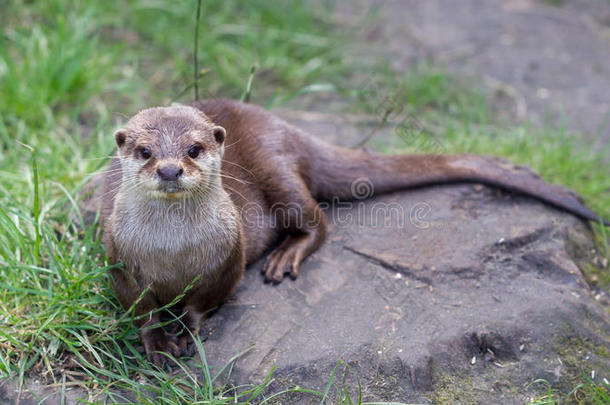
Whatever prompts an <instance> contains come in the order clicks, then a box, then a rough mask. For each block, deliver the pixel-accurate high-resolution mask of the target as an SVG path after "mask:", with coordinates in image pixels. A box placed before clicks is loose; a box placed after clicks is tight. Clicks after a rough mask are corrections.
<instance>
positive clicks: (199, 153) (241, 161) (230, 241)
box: [101, 99, 609, 364]
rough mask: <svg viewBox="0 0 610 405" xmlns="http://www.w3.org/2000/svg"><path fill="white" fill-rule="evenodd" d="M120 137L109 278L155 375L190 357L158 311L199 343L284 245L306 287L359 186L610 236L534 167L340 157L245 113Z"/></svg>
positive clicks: (161, 123)
mask: <svg viewBox="0 0 610 405" xmlns="http://www.w3.org/2000/svg"><path fill="white" fill-rule="evenodd" d="M114 138H115V141H116V144H117V154H116V155H115V156H114V157H113V158H112V159H111V162H110V165H109V167H108V169H107V170H106V171H105V173H104V175H103V177H104V182H103V183H104V184H103V195H102V197H101V199H102V202H101V205H102V206H101V227H102V241H103V244H104V247H105V249H106V251H107V254H108V259H109V262H110V263H112V264H118V263H122V266H116V267H114V268H113V269H112V270H111V272H112V280H113V287H114V290H115V292H116V295H117V297H118V299H119V301H120V302H121V304H122V305H123V306H124V307H125V308H131V307H132V306H133V307H134V308H135V315H136V317H135V323H136V326H138V327H139V329H140V337H141V340H142V344H143V346H144V349H145V351H146V353H147V356H148V358H149V359H150V361H152V362H153V363H155V364H162V363H164V359H165V357H166V356H165V355H164V354H163V352H165V353H171V354H172V355H174V356H179V355H181V354H182V353H183V352H184V350H185V348H186V344H187V336H189V335H190V334H189V333H187V332H186V331H184V330H183V331H182V332H178V333H172V331H168V330H166V329H164V328H162V327H160V326H159V324H160V322H161V315H160V312H159V311H158V308H160V307H163V306H166V305H168V304H170V303H172V302H173V301H175V300H176V299H178V300H179V302H178V303H177V304H178V307H179V308H180V310H181V315H180V316H181V318H180V319H181V322H182V323H183V324H184V326H185V327H186V328H188V330H189V331H190V332H191V333H192V334H193V335H195V334H197V333H198V330H199V326H200V323H201V321H202V319H203V318H204V315H205V314H206V312H207V311H209V310H210V309H212V308H214V307H216V306H218V305H219V304H220V303H222V301H223V300H225V299H226V298H227V297H228V296H229V295H230V294H231V292H232V290H233V289H234V287H235V285H236V284H237V282H238V281H239V279H240V277H241V276H242V274H243V273H244V270H245V267H246V265H247V264H249V263H252V262H254V261H255V260H257V259H259V258H260V257H261V256H262V255H263V253H264V252H265V251H266V250H267V249H269V248H270V247H272V246H275V248H274V249H273V250H272V251H271V253H270V254H269V255H268V256H267V258H266V260H265V262H264V265H263V273H264V278H265V280H266V281H269V282H274V283H279V282H281V281H282V280H283V278H284V276H285V275H286V274H288V275H289V276H290V277H291V278H296V277H297V276H298V274H299V266H300V264H301V263H302V262H303V260H304V259H305V258H306V257H307V256H309V255H310V254H311V253H312V252H314V251H315V250H316V249H318V248H319V247H320V245H321V244H322V243H323V242H324V239H325V236H326V230H327V224H326V220H325V216H324V212H323V211H322V209H321V208H320V206H319V204H318V203H319V202H320V201H323V200H333V199H340V200H347V199H353V198H354V195H353V190H352V189H353V185H354V184H355V182H357V181H358V180H359V179H366V180H367V182H368V183H370V185H372V187H373V189H372V190H373V192H374V194H381V193H387V192H391V191H395V190H401V189H408V188H412V187H420V186H426V185H432V184H441V183H457V182H475V183H482V184H486V185H489V186H492V187H499V188H501V189H504V190H508V191H512V192H517V193H521V194H525V195H528V196H532V197H535V198H537V199H539V200H541V201H543V202H545V203H548V204H550V205H552V206H555V207H557V208H559V209H562V210H565V211H567V212H570V213H572V214H574V215H576V216H578V217H580V218H583V219H585V220H592V221H601V222H603V223H605V224H606V225H609V224H608V222H607V221H604V220H602V219H601V218H599V217H598V216H597V215H596V214H595V213H594V212H593V211H591V210H590V209H589V208H587V206H586V205H585V204H584V202H583V200H582V199H581V198H580V197H579V196H578V195H577V194H575V193H574V192H572V191H570V190H568V189H566V188H563V187H561V186H558V185H553V184H549V183H547V182H545V181H544V180H542V179H541V178H539V177H538V176H537V175H536V174H535V173H533V172H531V171H530V170H528V169H526V168H523V167H518V166H513V165H510V164H508V163H505V162H503V161H500V160H497V159H494V158H490V157H485V156H478V155H465V154H460V155H429V154H422V155H394V156H392V155H380V154H374V153H368V152H366V151H363V150H354V149H348V148H342V147H338V146H334V145H330V144H327V143H325V142H323V141H322V140H320V139H318V138H315V137H313V136H310V135H308V134H307V133H305V132H304V131H302V130H300V129H298V128H295V127H293V126H292V125H290V124H288V123H287V122H285V121H283V120H282V119H280V118H278V117H276V116H275V115H273V114H272V113H270V112H268V111H266V110H264V109H263V108H260V107H257V106H255V105H251V104H244V103H241V102H237V101H231V100H222V99H212V100H201V101H196V102H194V103H192V104H191V105H189V106H172V107H155V108H149V109H145V110H143V111H141V112H139V113H138V114H136V115H135V116H134V117H132V118H131V119H130V120H129V121H128V122H127V124H126V125H125V127H124V128H121V129H119V130H118V131H116V133H115V134H114ZM287 208H288V209H287ZM188 287H190V288H188Z"/></svg>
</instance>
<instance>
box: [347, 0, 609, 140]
mask: <svg viewBox="0 0 610 405" xmlns="http://www.w3.org/2000/svg"><path fill="white" fill-rule="evenodd" d="M371 14H373V15H376V16H377V17H376V18H377V23H375V24H374V25H373V26H372V27H370V26H367V27H366V29H361V30H360V32H361V34H362V35H361V38H359V41H360V43H361V44H362V45H361V46H359V47H358V49H359V55H360V56H361V57H362V58H366V59H374V58H383V60H388V61H390V63H391V64H392V66H393V67H394V68H395V69H398V71H407V70H408V69H409V68H410V67H411V66H412V63H413V62H416V61H419V62H425V61H432V62H433V63H434V64H435V65H441V66H445V67H446V68H447V70H448V71H449V72H452V73H457V74H461V75H467V76H471V77H474V78H475V79H476V82H477V83H482V82H483V83H485V85H486V86H487V87H488V89H489V90H490V92H491V93H492V94H493V93H495V92H497V91H501V92H504V93H508V96H509V98H511V99H512V102H511V103H508V104H503V105H502V109H503V110H507V111H511V115H512V118H514V119H517V120H524V119H527V120H529V121H533V122H537V123H542V122H544V121H545V120H547V119H550V121H551V122H553V123H554V124H557V125H563V124H567V125H568V127H569V128H571V129H576V130H580V131H583V132H584V133H585V134H586V135H587V140H588V141H590V142H597V143H598V145H602V144H606V145H607V144H609V143H610V125H608V120H609V119H610V92H609V91H608V89H610V2H608V1H605V0H460V1H453V0H426V1H420V0H383V1H380V0H360V1H356V2H352V1H345V2H337V16H338V18H339V19H340V20H341V21H344V22H346V23H347V24H348V25H354V26H356V27H361V26H362V23H361V22H362V19H363V17H364V16H365V15H371Z"/></svg>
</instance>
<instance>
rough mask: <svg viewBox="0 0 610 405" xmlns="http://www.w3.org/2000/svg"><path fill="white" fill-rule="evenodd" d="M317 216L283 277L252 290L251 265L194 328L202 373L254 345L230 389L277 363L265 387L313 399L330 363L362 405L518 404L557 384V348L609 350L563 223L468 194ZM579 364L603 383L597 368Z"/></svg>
mask: <svg viewBox="0 0 610 405" xmlns="http://www.w3.org/2000/svg"><path fill="white" fill-rule="evenodd" d="M326 212H327V214H328V216H329V218H330V219H331V221H330V223H331V225H330V232H329V237H328V241H327V242H326V243H325V244H324V246H323V247H322V248H321V249H320V250H319V251H318V252H316V253H314V254H313V255H312V256H311V257H310V258H309V259H307V260H306V261H305V263H304V264H303V266H302V269H301V275H300V276H299V278H298V279H297V280H295V281H292V280H290V279H286V280H284V282H283V283H282V284H280V285H277V286H275V285H271V284H264V283H263V278H262V276H261V274H260V268H261V263H257V264H255V265H253V266H251V267H250V268H249V269H248V271H247V272H246V276H245V278H244V280H243V282H242V283H241V284H240V285H239V287H238V288H237V291H236V293H235V294H234V296H233V297H232V298H231V299H230V301H229V302H227V303H226V304H225V305H223V306H222V307H221V308H220V309H219V310H218V311H217V312H216V313H215V314H213V315H212V316H211V317H210V318H209V319H208V320H207V321H206V322H205V323H204V327H203V332H202V333H203V337H204V338H205V339H206V343H205V350H206V353H207V356H208V362H209V363H210V365H211V366H212V369H213V370H219V368H220V367H221V366H222V365H224V364H225V363H226V362H228V361H229V359H231V357H232V356H234V355H235V354H236V353H239V352H242V351H244V350H246V349H247V348H248V347H250V346H251V345H254V346H253V347H252V349H251V350H250V351H248V352H247V353H246V354H244V355H242V356H241V357H239V359H238V360H237V361H236V363H235V366H234V368H233V373H232V375H231V377H230V380H231V381H232V382H234V383H236V384H244V383H253V382H260V381H262V380H263V379H264V378H265V377H266V376H267V374H268V373H269V371H270V370H271V369H272V368H273V367H274V366H277V369H276V370H275V373H274V377H275V379H276V383H274V384H273V385H272V388H274V389H280V388H288V387H290V386H293V385H299V386H301V387H307V388H315V389H320V390H322V391H324V389H325V387H326V385H327V383H328V380H329V377H330V375H331V373H332V371H333V368H334V367H335V365H336V364H337V361H338V360H340V359H342V360H344V361H345V362H346V363H347V364H349V365H350V366H351V368H352V371H351V372H349V373H348V374H349V375H350V376H351V377H350V378H351V381H352V382H353V385H352V389H353V388H354V387H356V383H355V382H354V375H356V374H357V375H358V377H359V379H360V382H361V384H362V389H363V393H364V399H366V400H395V401H396V400H402V401H407V402H408V401H411V402H413V401H416V402H426V401H427V400H428V399H429V400H441V399H443V398H445V396H446V395H452V393H451V392H450V390H451V389H452V388H455V387H460V388H459V390H462V391H463V392H461V393H460V392H458V393H459V395H466V394H468V395H471V396H472V398H474V399H475V400H476V401H490V400H495V401H498V400H499V399H501V400H502V403H512V402H514V403H523V402H524V400H525V399H526V397H524V396H523V392H525V391H526V385H527V384H528V383H530V382H532V381H534V380H535V379H537V378H547V379H549V381H551V382H561V381H563V379H565V378H566V377H565V372H566V371H568V370H566V368H565V367H564V369H560V370H559V372H558V373H557V375H555V374H553V373H550V372H549V369H552V368H553V367H555V366H558V365H559V361H561V360H559V359H560V358H561V357H562V355H561V350H562V347H565V341H566V339H570V338H572V337H574V338H577V339H579V340H580V341H581V342H587V345H591V346H599V345H601V347H604V348H606V349H610V343H609V342H608V340H607V337H608V336H610V323H609V322H608V319H607V316H605V315H604V310H603V309H602V308H601V306H600V304H599V303H597V302H596V301H595V300H594V299H593V298H592V296H591V295H592V294H591V293H590V291H589V288H588V286H587V284H586V283H585V282H584V279H583V276H582V274H581V272H580V270H579V267H578V263H579V259H580V258H575V257H572V256H570V254H569V253H568V252H569V251H573V250H574V249H572V248H570V247H569V245H570V244H571V243H574V241H575V240H577V241H578V243H584V244H585V246H581V248H582V249H581V250H582V251H588V250H590V248H591V247H590V246H586V244H590V242H589V241H590V240H591V239H590V234H589V230H588V229H587V227H586V226H585V225H584V224H583V223H582V222H581V221H580V220H578V219H576V218H574V217H572V216H571V215H568V214H564V213H561V212H558V211H556V210H554V209H552V208H549V207H547V206H545V205H543V204H541V203H538V202H537V201H534V200H531V199H529V198H525V197H520V196H512V195H507V194H504V193H501V192H498V191H497V190H491V189H488V188H484V189H483V190H480V191H477V190H476V189H475V188H474V187H473V186H472V185H452V186H438V187H430V188H425V189H417V190H411V191H405V192H399V193H393V194H389V195H385V196H381V197H378V198H375V199H373V200H365V201H356V202H354V203H352V204H351V206H350V207H328V208H327V209H326ZM473 359H474V360H473ZM580 360H581V361H582V363H581V364H580V366H582V367H584V368H585V369H586V368H587V367H589V366H591V367H596V370H597V373H598V375H600V374H604V375H603V376H601V375H600V377H599V378H602V377H604V376H605V377H608V371H610V367H609V365H610V361H609V360H608V358H590V361H587V360H585V358H584V357H583V358H581V359H580ZM602 370H605V371H602ZM589 372H590V370H589ZM339 380H341V378H339ZM348 381H350V380H349V379H348ZM468 387H470V388H471V389H468ZM459 390H458V391H459ZM456 395H457V394H456ZM464 398H465V397H464ZM310 399H311V398H309V397H307V398H303V397H295V398H293V401H294V402H295V403H301V402H302V403H309V402H308V401H309V400H310Z"/></svg>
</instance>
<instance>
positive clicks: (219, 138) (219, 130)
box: [213, 126, 227, 143]
mask: <svg viewBox="0 0 610 405" xmlns="http://www.w3.org/2000/svg"><path fill="white" fill-rule="evenodd" d="M213 134H214V139H216V142H218V143H223V142H224V141H225V138H226V136H227V131H225V129H224V128H223V127H220V126H215V127H214V129H213Z"/></svg>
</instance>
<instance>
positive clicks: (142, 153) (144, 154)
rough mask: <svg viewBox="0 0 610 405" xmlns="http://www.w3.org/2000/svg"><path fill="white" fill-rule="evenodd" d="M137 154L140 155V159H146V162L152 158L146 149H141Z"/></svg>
mask: <svg viewBox="0 0 610 405" xmlns="http://www.w3.org/2000/svg"><path fill="white" fill-rule="evenodd" d="M139 153H140V157H141V158H142V159H146V160H148V159H150V157H151V156H152V153H151V152H150V150H149V149H146V148H141V149H140V150H139Z"/></svg>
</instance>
